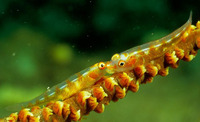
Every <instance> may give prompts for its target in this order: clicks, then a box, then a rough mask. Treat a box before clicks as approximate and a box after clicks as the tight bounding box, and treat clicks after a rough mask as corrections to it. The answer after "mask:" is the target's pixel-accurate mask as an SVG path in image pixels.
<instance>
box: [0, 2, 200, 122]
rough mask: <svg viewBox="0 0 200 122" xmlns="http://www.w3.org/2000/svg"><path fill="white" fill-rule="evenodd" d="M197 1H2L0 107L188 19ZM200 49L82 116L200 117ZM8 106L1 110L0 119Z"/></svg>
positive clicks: (158, 120) (193, 121) (137, 120)
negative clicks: (187, 59)
mask: <svg viewBox="0 0 200 122" xmlns="http://www.w3.org/2000/svg"><path fill="white" fill-rule="evenodd" d="M199 5H200V2H196V1H194V0H190V1H182V0H176V1H175V0H143V1H141V0H4V1H3V0H1V1H0V108H1V107H5V106H9V105H12V104H16V103H20V102H25V101H29V100H31V99H33V98H34V97H36V96H38V95H40V94H41V93H42V92H44V91H45V90H46V89H47V87H52V86H54V85H55V84H58V83H60V82H61V81H63V80H65V79H66V78H68V77H69V76H71V75H73V74H74V73H76V72H79V71H81V70H82V69H84V68H87V67H89V66H91V65H93V64H94V63H96V62H100V61H106V60H110V58H111V56H112V55H113V54H114V53H119V52H121V51H124V50H126V49H129V48H131V47H134V46H137V45H140V44H143V43H145V42H149V41H152V40H154V39H159V38H160V37H163V36H165V35H167V34H169V33H170V32H172V31H173V30H175V29H177V28H178V27H180V26H181V25H183V24H184V23H185V22H186V21H187V20H188V17H189V13H190V11H191V10H192V11H193V24H195V23H196V21H197V20H200V9H199ZM199 60H200V54H198V55H197V57H196V58H195V59H194V60H192V62H189V63H187V62H183V61H181V62H180V67H179V68H178V69H176V70H174V69H170V73H169V75H168V76H167V77H160V76H157V77H156V78H155V79H154V82H153V83H151V84H146V85H141V86H140V90H139V92H138V93H131V92H129V93H128V95H127V96H126V98H124V99H122V100H119V101H118V102H116V103H113V102H111V104H110V105H108V106H106V107H105V112H104V113H102V114H97V113H95V112H91V114H90V115H89V116H85V117H84V118H83V121H85V122H87V121H88V122H90V121H92V122H93V121H96V122H101V121H104V122H106V121H109V122H110V121H113V122H121V121H127V122H133V121H134V122H141V121H144V122H145V121H146V122H147V121H148V122H169V121H170V122H197V121H198V122H200V105H199V101H200V81H199V79H200V72H199V69H200V62H199ZM6 113H9V111H4V109H0V117H3V116H4V115H5V114H6Z"/></svg>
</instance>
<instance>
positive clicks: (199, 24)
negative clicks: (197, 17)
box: [196, 21, 200, 29]
mask: <svg viewBox="0 0 200 122" xmlns="http://www.w3.org/2000/svg"><path fill="white" fill-rule="evenodd" d="M196 26H197V28H198V29H199V28H200V21H198V22H197V24H196Z"/></svg>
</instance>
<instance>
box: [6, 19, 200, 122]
mask: <svg viewBox="0 0 200 122" xmlns="http://www.w3.org/2000/svg"><path fill="white" fill-rule="evenodd" d="M191 22H192V15H190V18H189V20H188V21H187V22H186V23H185V24H184V25H183V26H182V27H180V28H179V29H177V30H175V31H174V32H173V33H171V34H169V35H167V36H165V37H163V38H161V39H158V40H155V41H152V42H149V43H146V44H143V45H141V46H137V47H134V48H131V49H129V50H127V51H124V52H122V53H119V54H115V55H113V56H112V58H111V60H110V61H107V62H100V63H97V64H95V65H93V66H91V67H90V68H87V69H85V70H83V71H81V72H80V73H77V74H76V75H74V76H72V77H70V78H69V79H68V80H66V81H64V82H62V83H61V84H58V85H56V86H55V87H53V88H52V89H50V90H49V91H47V92H46V93H44V94H42V95H41V96H39V97H38V98H36V99H34V100H33V101H31V102H30V103H28V104H27V105H25V106H23V108H22V109H21V111H19V112H16V113H12V114H10V116H8V117H5V118H3V119H2V121H9V122H14V121H22V122H26V121H30V122H35V121H37V122H39V121H78V120H81V118H82V116H84V115H87V114H89V112H90V111H95V112H97V113H102V112H103V111H104V107H105V105H107V104H109V102H110V101H111V100H112V101H117V100H118V99H122V98H124V97H125V96H126V93H127V91H128V90H131V91H132V92H137V91H138V89H139V85H140V84H142V83H148V82H152V80H153V77H155V76H156V75H161V76H166V75H167V74H168V68H169V66H171V67H173V68H177V67H178V63H179V61H180V60H184V61H191V60H192V59H193V58H194V57H195V55H196V54H197V50H198V49H199V48H200V22H199V21H198V22H197V24H196V26H195V25H191Z"/></svg>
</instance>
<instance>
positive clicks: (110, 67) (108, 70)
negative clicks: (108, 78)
mask: <svg viewBox="0 0 200 122" xmlns="http://www.w3.org/2000/svg"><path fill="white" fill-rule="evenodd" d="M106 67H107V68H106V72H107V73H108V74H110V75H112V74H113V73H115V67H114V66H113V65H112V64H111V63H107V64H106Z"/></svg>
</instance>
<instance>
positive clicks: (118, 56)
mask: <svg viewBox="0 0 200 122" xmlns="http://www.w3.org/2000/svg"><path fill="white" fill-rule="evenodd" d="M119 58H120V55H119V54H114V55H113V56H112V58H111V60H112V61H115V60H118V59H119Z"/></svg>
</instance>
